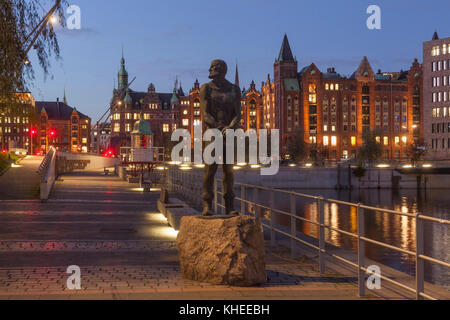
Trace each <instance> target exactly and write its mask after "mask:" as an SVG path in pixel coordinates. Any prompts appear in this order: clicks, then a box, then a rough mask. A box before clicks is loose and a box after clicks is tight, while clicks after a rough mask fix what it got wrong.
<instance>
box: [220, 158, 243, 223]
mask: <svg viewBox="0 0 450 320" xmlns="http://www.w3.org/2000/svg"><path fill="white" fill-rule="evenodd" d="M233 166H234V165H232V164H224V165H222V169H223V191H224V192H223V199H224V200H225V212H226V214H227V215H237V214H239V213H238V212H237V211H236V210H235V209H234V198H235V195H234V169H233Z"/></svg>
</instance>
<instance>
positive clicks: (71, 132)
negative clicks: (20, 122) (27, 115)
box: [36, 99, 91, 153]
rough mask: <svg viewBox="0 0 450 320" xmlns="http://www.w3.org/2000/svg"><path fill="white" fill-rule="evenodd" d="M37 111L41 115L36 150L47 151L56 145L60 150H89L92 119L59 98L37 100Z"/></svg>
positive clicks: (84, 151)
mask: <svg viewBox="0 0 450 320" xmlns="http://www.w3.org/2000/svg"><path fill="white" fill-rule="evenodd" d="M64 100H65V99H64ZM36 112H37V113H38V115H39V120H38V121H39V122H38V138H37V145H36V148H37V149H36V150H41V152H42V153H46V152H47V151H48V149H49V147H50V146H54V147H55V148H56V149H57V150H59V151H66V152H83V153H86V152H89V147H90V140H91V119H90V118H89V117H88V116H86V115H85V114H83V113H81V112H79V111H78V110H77V109H76V108H72V107H70V106H68V105H67V104H66V103H64V102H60V101H59V99H57V100H56V101H54V102H53V101H37V102H36Z"/></svg>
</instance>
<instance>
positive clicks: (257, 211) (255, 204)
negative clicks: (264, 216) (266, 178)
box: [253, 188, 260, 219]
mask: <svg viewBox="0 0 450 320" xmlns="http://www.w3.org/2000/svg"><path fill="white" fill-rule="evenodd" d="M253 190H254V192H255V193H254V194H253V202H254V208H255V218H256V219H259V209H260V208H259V207H258V204H259V189H258V188H255V189H253Z"/></svg>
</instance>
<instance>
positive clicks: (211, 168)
mask: <svg viewBox="0 0 450 320" xmlns="http://www.w3.org/2000/svg"><path fill="white" fill-rule="evenodd" d="M216 171H217V164H215V163H214V164H211V165H205V172H204V174H203V192H202V198H203V211H202V215H204V216H211V215H212V214H213V213H212V210H211V209H212V200H213V198H214V177H215V175H216Z"/></svg>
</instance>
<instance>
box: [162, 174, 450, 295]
mask: <svg viewBox="0 0 450 320" xmlns="http://www.w3.org/2000/svg"><path fill="white" fill-rule="evenodd" d="M201 181H202V179H201V174H198V173H193V172H190V171H188V170H183V168H182V167H181V168H178V167H175V166H170V167H169V170H168V172H167V186H168V189H169V191H172V192H175V193H178V194H180V195H181V196H182V197H184V198H185V199H187V200H190V201H192V202H193V203H195V204H200V203H201V201H202V200H201V197H200V195H201ZM220 184H221V180H220V179H216V180H215V184H214V195H215V196H214V210H215V212H216V213H223V212H224V204H223V201H220V199H221V198H222V197H221V195H222V194H223V193H222V191H221V189H220V188H219V185H220ZM235 187H237V188H238V190H239V189H240V195H239V196H238V197H236V201H238V202H240V212H241V214H250V215H253V216H255V217H256V218H258V219H261V223H262V225H263V226H264V227H265V228H267V229H268V230H269V231H270V241H271V245H272V246H275V245H276V234H281V235H283V236H285V237H287V238H289V239H290V250H291V255H292V256H293V257H295V252H296V246H297V244H298V243H300V244H302V245H305V246H307V247H309V248H311V249H313V250H316V251H317V252H318V254H319V259H318V260H319V269H320V273H321V274H324V273H325V266H326V259H325V256H329V257H331V258H333V259H336V260H338V261H340V262H343V263H344V264H346V265H348V266H351V267H353V268H355V269H356V270H357V272H358V287H359V296H361V297H363V296H365V295H366V292H365V291H366V273H367V272H368V271H370V270H368V268H367V267H366V263H365V262H366V254H365V246H366V244H368V243H369V244H372V245H375V246H378V247H382V248H386V249H390V250H394V251H397V252H401V253H403V254H405V255H409V256H412V257H414V259H415V287H411V286H408V285H406V284H404V283H400V282H399V281H396V280H393V279H391V278H389V277H387V276H384V275H379V277H380V278H381V279H382V280H384V281H387V282H389V283H391V284H393V285H396V286H398V287H400V288H403V289H405V290H407V291H409V292H411V293H414V294H415V296H416V298H417V299H423V298H426V299H431V300H435V299H436V298H435V297H433V296H431V295H429V294H427V293H426V292H425V280H424V272H425V268H424V262H425V261H427V262H430V263H432V264H436V265H439V266H442V267H445V268H450V263H448V262H445V261H442V260H439V259H436V258H433V257H430V256H427V255H425V253H424V222H430V223H434V224H440V225H442V226H445V227H449V226H450V220H445V219H438V218H434V217H430V216H425V215H423V214H421V213H416V214H413V213H407V212H400V211H395V210H389V209H383V208H378V207H372V206H367V205H364V204H361V203H351V202H346V201H340V200H334V199H325V198H323V197H321V196H312V195H307V194H302V193H298V192H292V191H286V190H280V189H272V188H265V187H262V186H256V185H249V184H244V183H235ZM250 190H252V199H250V197H247V196H246V195H247V194H249V193H250V192H248V191H250ZM262 191H264V192H266V193H269V205H263V204H262V203H261V201H260V198H259V197H260V193H261V192H262ZM280 194H283V195H285V196H286V195H287V196H288V197H289V198H290V210H289V212H287V211H283V210H279V209H276V208H275V205H274V204H275V203H274V201H275V196H276V195H280ZM297 198H303V199H309V200H311V201H314V202H315V203H316V208H317V212H318V220H317V221H314V220H311V219H307V218H304V217H300V216H298V215H297V211H296V199H297ZM325 204H334V205H338V206H345V207H353V208H355V209H356V213H357V214H356V216H357V232H356V233H352V232H349V231H346V230H342V229H340V228H337V227H334V226H332V225H330V224H327V223H325V210H324V205H325ZM247 208H250V209H249V210H247ZM262 210H266V213H268V216H269V218H268V219H266V218H265V217H264V215H262V214H261V211H262ZM368 212H375V213H382V214H386V215H398V216H402V217H406V218H407V219H414V221H415V228H414V234H415V239H416V243H415V250H414V251H413V250H407V249H404V248H400V247H398V246H395V245H391V244H387V243H385V242H382V241H378V240H375V239H372V238H369V237H368V235H367V233H366V232H365V215H366V213H368ZM274 213H276V214H280V215H283V216H285V217H288V218H289V219H290V230H287V231H286V230H282V229H283V228H282V227H280V226H279V225H277V224H276V223H275V221H274V220H275V219H274V217H275V215H274ZM298 221H301V222H303V223H307V224H310V225H312V226H314V227H316V228H317V229H318V230H319V232H318V237H317V240H318V245H316V244H313V243H311V242H308V241H305V240H303V239H300V238H299V237H298V233H297V232H298V230H297V222H298ZM325 230H329V231H334V232H337V233H340V234H342V235H346V236H348V237H351V238H353V239H355V240H356V244H357V246H356V251H357V263H355V262H353V261H350V260H349V259H346V258H343V257H341V256H339V255H337V254H335V253H333V252H330V251H329V250H327V249H326V246H325V244H326V241H325ZM449 296H450V295H449Z"/></svg>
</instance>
